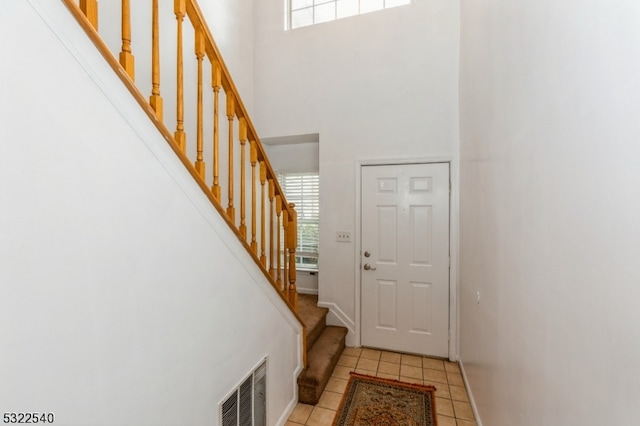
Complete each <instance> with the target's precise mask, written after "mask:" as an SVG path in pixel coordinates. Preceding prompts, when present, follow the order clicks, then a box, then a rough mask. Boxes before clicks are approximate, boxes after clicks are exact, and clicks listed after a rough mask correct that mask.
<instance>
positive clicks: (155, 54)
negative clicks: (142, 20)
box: [149, 0, 162, 121]
mask: <svg viewBox="0 0 640 426" xmlns="http://www.w3.org/2000/svg"><path fill="white" fill-rule="evenodd" d="M152 8H153V11H152V29H151V43H152V48H151V57H152V58H151V97H150V98H149V104H150V105H151V108H153V110H154V111H155V112H156V116H157V117H158V119H159V120H160V121H162V97H160V31H159V25H160V23H159V18H158V0H153V3H152Z"/></svg>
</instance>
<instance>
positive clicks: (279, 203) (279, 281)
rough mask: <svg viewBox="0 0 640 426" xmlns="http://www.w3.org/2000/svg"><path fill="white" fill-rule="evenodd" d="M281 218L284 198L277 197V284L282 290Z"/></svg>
mask: <svg viewBox="0 0 640 426" xmlns="http://www.w3.org/2000/svg"><path fill="white" fill-rule="evenodd" d="M280 216H282V196H281V195H276V234H277V235H276V271H277V272H276V284H277V285H278V288H279V289H281V290H282V271H281V270H280V268H281V267H282V265H281V260H280V256H282V250H281V244H282V242H281V241H280V227H281V222H280Z"/></svg>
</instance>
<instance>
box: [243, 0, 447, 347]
mask: <svg viewBox="0 0 640 426" xmlns="http://www.w3.org/2000/svg"><path fill="white" fill-rule="evenodd" d="M283 3H284V2H282V1H281V0H269V1H261V2H256V4H255V5H254V8H255V13H256V17H259V19H256V21H255V24H256V27H255V29H254V34H255V47H254V52H255V60H254V66H255V83H254V89H255V99H254V102H255V116H254V121H255V123H256V126H257V130H258V132H259V134H260V135H262V136H263V137H270V136H282V135H297V134H309V133H319V135H320V153H319V156H320V184H321V202H320V217H321V219H320V270H321V271H322V274H321V275H320V278H319V279H320V283H319V287H320V290H319V291H320V300H321V301H322V302H324V303H326V304H328V306H332V307H334V308H337V309H334V311H337V310H341V311H342V312H343V313H344V316H343V319H344V320H345V324H346V325H349V326H350V327H351V329H352V331H353V330H354V327H353V325H354V323H355V321H356V320H357V318H356V309H355V306H356V294H355V293H356V291H355V289H356V283H355V280H356V273H355V268H356V263H357V262H358V258H357V257H356V256H355V244H344V243H342V244H337V243H336V241H335V234H336V231H351V232H352V233H353V235H354V237H355V238H359V230H358V229H357V226H358V225H357V224H358V218H357V217H356V198H357V188H356V186H357V184H356V170H357V168H356V166H357V164H358V162H359V161H367V160H394V159H396V160H397V159H425V158H428V157H443V156H446V157H450V158H455V157H456V153H457V137H458V134H457V129H458V127H457V126H458V116H457V112H458V108H457V100H458V92H457V88H458V74H457V70H458V44H459V43H458V40H459V15H458V9H459V6H458V3H457V2H451V1H447V0H430V1H427V0H416V1H415V2H413V3H412V4H411V5H410V6H405V7H397V8H393V9H389V10H386V11H380V12H374V13H370V14H367V15H362V16H356V17H352V18H347V19H343V20H339V21H335V22H330V23H325V24H321V25H314V26H311V27H305V28H301V29H296V30H292V31H283V25H284V24H283V23H284V20H283V19H284V8H283ZM330 321H331V322H336V318H333V317H330ZM348 343H350V344H353V343H354V334H353V333H350V335H349V340H348Z"/></svg>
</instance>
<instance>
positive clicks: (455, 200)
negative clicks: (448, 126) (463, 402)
mask: <svg viewBox="0 0 640 426" xmlns="http://www.w3.org/2000/svg"><path fill="white" fill-rule="evenodd" d="M431 163H448V164H449V177H450V180H451V192H450V194H449V255H450V256H451V267H450V268H449V360H450V361H457V360H458V355H459V354H458V348H459V341H458V336H459V332H458V331H459V330H458V317H459V316H458V299H459V297H458V296H459V291H458V288H459V287H458V280H459V271H458V255H459V245H458V235H459V223H460V222H459V217H460V214H459V211H460V209H459V192H460V191H459V176H460V175H459V173H460V172H459V164H458V159H457V158H453V157H427V158H417V159H416V158H412V159H385V160H358V161H356V164H355V177H356V179H355V186H356V187H355V194H356V196H355V197H354V198H355V212H356V214H355V238H354V243H355V244H354V259H355V260H356V261H355V262H354V274H355V275H354V276H355V282H356V285H355V295H354V296H355V297H354V300H355V302H356V303H355V333H354V334H355V345H356V346H361V342H362V339H361V332H362V309H361V307H362V299H361V298H362V293H361V289H362V270H361V268H360V260H361V258H362V256H361V255H360V253H361V251H362V229H361V227H362V203H361V201H362V200H361V198H362V168H363V167H365V166H388V165H398V166H403V165H409V164H431Z"/></svg>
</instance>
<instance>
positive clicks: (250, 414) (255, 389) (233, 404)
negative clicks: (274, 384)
mask: <svg viewBox="0 0 640 426" xmlns="http://www.w3.org/2000/svg"><path fill="white" fill-rule="evenodd" d="M266 393H267V361H266V360H264V361H263V362H262V363H261V364H260V365H259V366H258V367H257V368H256V369H255V370H253V371H252V372H251V374H250V375H249V377H247V378H246V379H245V380H244V381H243V382H242V383H241V384H240V386H238V387H237V388H236V389H234V390H233V391H232V392H231V394H230V395H229V396H228V397H227V399H225V400H224V401H223V402H222V404H220V414H221V416H222V426H266V425H267V415H266V414H267V395H266Z"/></svg>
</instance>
